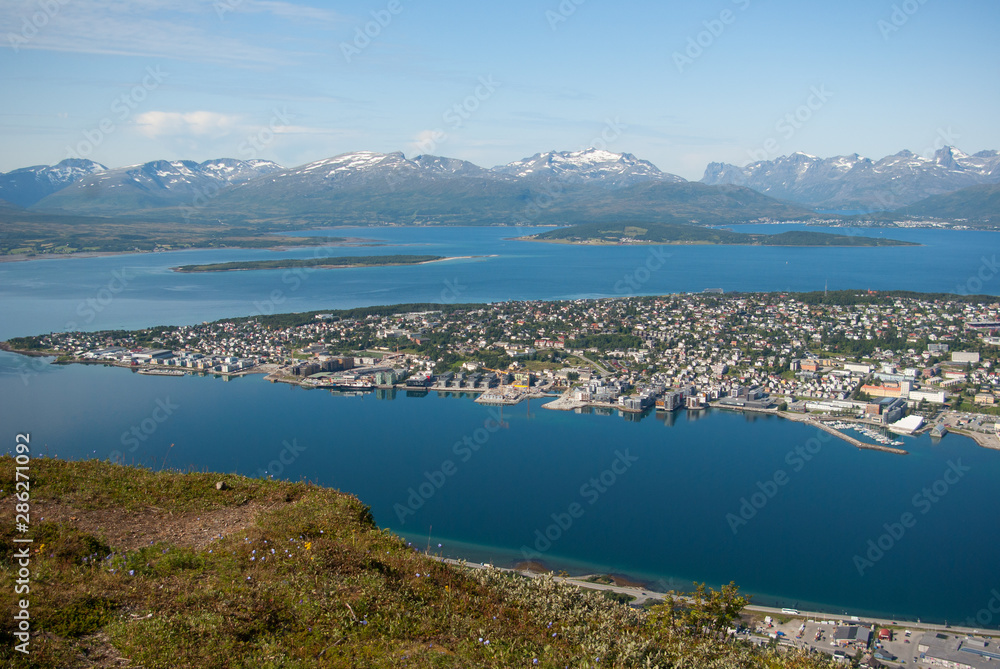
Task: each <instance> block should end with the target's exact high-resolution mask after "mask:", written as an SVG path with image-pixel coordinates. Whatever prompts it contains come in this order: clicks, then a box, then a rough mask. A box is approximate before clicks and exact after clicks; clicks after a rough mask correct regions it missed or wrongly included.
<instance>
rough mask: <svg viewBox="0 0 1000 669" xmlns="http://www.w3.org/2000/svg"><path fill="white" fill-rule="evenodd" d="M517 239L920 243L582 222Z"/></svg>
mask: <svg viewBox="0 0 1000 669" xmlns="http://www.w3.org/2000/svg"><path fill="white" fill-rule="evenodd" d="M518 239H519V240H521V241H534V242H550V243H555V244H730V245H740V246H847V247H858V246H920V245H919V244H916V243H914V242H906V241H902V240H899V239H885V238H881V237H866V236H861V235H834V234H830V233H826V232H813V231H811V230H790V231H788V232H781V233H778V234H760V233H746V232H733V231H732V230H725V229H719V228H707V227H703V226H698V225H682V224H674V223H631V222H625V223H582V224H579V225H571V226H569V227H565V228H557V229H555V230H548V231H546V232H540V233H538V234H535V235H530V236H527V237H519V238H518Z"/></svg>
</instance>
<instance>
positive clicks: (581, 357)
mask: <svg viewBox="0 0 1000 669" xmlns="http://www.w3.org/2000/svg"><path fill="white" fill-rule="evenodd" d="M570 355H572V356H574V357H576V358H580V360H583V361H584V362H588V363H590V364H591V365H593V366H594V368H595V369H596V370H597V371H599V372H600V373H601V374H603V375H604V376H610V375H611V372H609V371H608V370H606V369H604V367H602V366H601V365H598V364H597V363H596V362H594V361H593V360H591V359H590V358H588V357H586V356H584V355H581V354H579V353H572V354H570Z"/></svg>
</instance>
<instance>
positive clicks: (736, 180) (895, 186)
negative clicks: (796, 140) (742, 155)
mask: <svg viewBox="0 0 1000 669" xmlns="http://www.w3.org/2000/svg"><path fill="white" fill-rule="evenodd" d="M701 181H702V183H706V184H710V185H718V184H733V185H739V186H747V187H749V188H752V189H754V190H756V191H758V192H761V193H764V194H766V195H770V196H772V197H776V198H779V199H783V200H790V201H792V202H799V203H802V204H807V205H810V206H813V207H820V208H824V209H871V210H881V209H896V208H898V207H902V206H905V205H908V204H911V203H913V202H916V201H918V200H921V199H923V198H926V197H928V196H931V195H937V194H941V193H950V192H952V191H956V190H959V189H961V188H967V187H969V186H975V185H979V184H985V183H998V182H1000V152H997V151H981V152H979V153H976V154H974V155H971V156H970V155H968V154H965V153H962V152H961V151H959V150H958V149H956V148H954V147H950V146H946V147H943V148H941V149H939V150H938V151H936V152H935V153H934V155H933V156H932V157H925V156H920V155H917V154H915V153H913V152H911V151H900V152H899V153H897V154H895V155H892V156H886V157H885V158H882V159H881V160H878V161H872V160H871V159H870V158H864V157H862V156H859V155H858V154H856V153H855V154H852V155H850V156H836V157H833V158H817V157H816V156H810V155H807V154H804V153H793V154H792V155H790V156H782V157H780V158H776V159H774V160H765V161H758V162H755V163H751V164H749V165H746V166H745V167H737V166H735V165H730V164H726V163H711V164H709V165H708V167H707V168H706V169H705V175H704V177H702V179H701Z"/></svg>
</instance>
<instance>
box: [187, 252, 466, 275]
mask: <svg viewBox="0 0 1000 669" xmlns="http://www.w3.org/2000/svg"><path fill="white" fill-rule="evenodd" d="M454 259H455V258H446V257H444V256H421V255H393V256H339V257H323V258H280V259H277V260H246V261H243V262H220V263H212V264H209V265H181V266H180V267H173V268H171V269H173V270H174V271H175V272H186V273H189V272H237V271H240V270H252V269H294V268H300V267H309V268H313V269H342V268H346V267H388V266H390V265H422V264H424V263H429V262H437V261H439V260H454Z"/></svg>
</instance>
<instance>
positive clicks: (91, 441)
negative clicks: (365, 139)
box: [0, 226, 1000, 627]
mask: <svg viewBox="0 0 1000 669" xmlns="http://www.w3.org/2000/svg"><path fill="white" fill-rule="evenodd" d="M801 227H802V226H754V227H753V228H747V227H746V226H744V227H742V228H740V229H742V230H748V231H754V232H780V231H782V230H787V229H801ZM808 229H816V228H808ZM828 231H829V232H837V233H844V232H845V230H844V229H839V228H838V229H832V230H828ZM529 232H531V230H526V229H523V228H522V229H511V228H507V229H497V228H466V229H454V228H447V229H427V228H422V229H413V228H377V229H351V230H343V229H340V230H331V231H329V232H327V233H315V234H330V235H337V236H355V237H366V238H369V239H378V240H382V241H384V242H385V243H386V245H385V246H380V247H347V248H334V249H330V250H329V253H331V254H333V255H372V254H390V253H421V254H436V255H442V256H465V255H477V256H495V257H487V258H477V259H461V260H454V261H450V262H443V263H435V264H430V265H423V266H418V267H383V268H358V269H344V270H329V271H315V272H308V273H305V274H296V273H293V272H289V271H282V270H272V271H251V272H232V273H217V274H177V273H174V272H171V271H170V269H169V268H170V267H172V266H175V265H180V264H188V263H207V262H223V261H234V260H249V259H264V258H274V257H311V256H312V255H313V254H314V251H313V250H311V249H299V250H294V251H289V252H283V253H280V254H279V253H275V252H269V251H247V250H216V251H187V252H174V253H161V254H143V255H134V256H112V257H101V258H89V259H80V258H74V259H65V260H43V261H30V262H17V263H2V264H0V314H2V315H3V317H2V319H0V338H4V339H5V338H8V337H11V336H18V335H26V334H38V333H42V332H48V331H61V330H65V329H84V330H97V329H104V328H134V327H142V326H148V325H154V324H184V323H195V322H199V321H202V320H214V319H218V318H222V317H227V316H241V315H252V314H254V313H258V314H260V313H278V312H286V311H304V310H311V309H334V308H342V307H352V306H363V305H372V304H389V303H399V302H423V301H428V302H445V303H458V302H481V301H496V300H509V299H565V298H582V297H611V296H624V295H631V294H661V293H670V292H681V291H700V290H703V289H705V288H711V287H718V288H724V289H726V290H727V291H734V290H741V291H749V290H795V291H797V290H821V289H823V287H824V285H827V284H828V285H829V288H830V289H837V288H848V287H851V288H872V289H907V290H919V291H928V292H937V291H941V292H956V291H959V292H978V293H986V294H993V295H996V294H998V293H1000V277H993V278H992V279H987V280H985V281H982V282H981V283H980V284H977V283H976V282H975V281H973V279H974V278H976V277H977V274H978V275H979V276H992V275H991V274H990V272H991V271H992V270H991V267H990V263H993V262H994V255H993V254H994V253H995V252H994V249H996V248H997V241H1000V236H998V234H997V233H988V232H955V231H942V230H891V231H885V232H880V231H877V230H857V231H846V232H854V233H855V234H868V235H878V234H883V235H884V236H891V237H894V238H897V239H906V240H910V241H916V242H920V243H921V244H923V246H919V247H898V248H860V249H850V248H843V249H802V248H767V247H738V246H732V247H727V246H667V247H662V248H653V247H646V246H637V247H579V246H562V245H550V244H538V243H527V242H517V241H512V240H509V239H507V238H508V237H511V236H515V235H521V234H527V233H529ZM980 268H985V271H984V272H983V273H982V274H979V270H980ZM0 399H2V402H0V424H2V425H3V426H4V427H5V428H6V429H7V430H8V432H9V436H11V437H12V436H13V434H15V433H16V432H19V431H30V432H31V433H32V443H33V444H35V445H36V446H37V448H38V449H40V450H41V451H42V452H43V453H45V452H47V453H48V454H49V455H58V456H59V457H61V458H85V457H97V458H102V459H104V458H109V457H112V456H113V455H115V454H116V452H122V454H123V457H124V460H125V461H126V462H135V463H137V464H138V463H141V464H146V465H149V466H153V467H156V468H160V467H163V466H166V467H178V468H187V467H193V468H196V469H201V470H205V469H207V470H216V471H224V472H225V471H237V472H240V473H243V474H248V475H258V474H259V473H260V472H262V471H263V470H269V473H270V474H275V475H276V476H279V477H281V478H290V479H297V478H300V477H303V476H307V477H309V478H311V479H312V480H316V481H318V482H320V483H323V484H326V485H331V486H334V487H338V488H340V489H342V490H345V491H348V492H351V493H354V494H356V495H358V496H359V497H360V498H361V499H362V500H364V501H365V502H366V503H368V504H370V505H372V509H373V512H374V514H375V518H376V520H377V522H379V523H380V524H382V525H384V526H388V527H390V528H392V529H393V530H396V531H398V532H400V533H403V534H404V535H405V536H407V537H408V538H411V539H412V540H413V541H414V543H415V544H419V545H421V547H423V546H424V545H425V544H426V543H427V542H428V537H427V535H428V532H430V543H431V544H432V548H434V549H437V544H438V543H441V544H442V547H441V549H440V550H441V552H443V553H445V554H449V555H455V556H466V557H470V558H479V559H493V560H496V561H497V563H503V562H514V561H516V560H520V559H523V555H522V553H521V547H522V546H527V547H528V548H529V549H530V550H531V551H534V552H539V553H541V557H540V558H539V559H541V560H543V561H545V562H546V563H547V564H550V565H552V566H555V567H559V566H567V567H575V568H577V569H580V570H592V571H616V572H625V573H627V574H631V575H634V576H637V577H644V578H648V579H650V580H652V581H655V582H657V583H658V585H659V587H686V586H688V585H690V582H691V581H693V580H698V581H708V582H709V583H710V584H715V585H718V584H720V583H723V582H728V581H730V580H735V581H736V582H737V583H739V584H740V585H741V586H743V588H744V589H745V590H746V591H749V592H753V593H757V594H758V595H759V599H760V600H761V601H765V600H766V601H768V602H773V603H779V604H784V605H790V606H795V607H796V608H802V609H806V608H812V607H822V608H824V609H828V610H832V611H835V612H838V613H839V612H842V611H850V612H851V613H858V614H860V613H865V612H870V613H881V614H883V615H886V616H890V617H897V616H898V617H903V616H907V617H921V618H923V619H924V620H931V619H934V620H948V621H949V622H962V623H964V622H967V621H970V619H974V618H975V616H976V615H977V613H982V612H983V611H984V610H985V607H986V606H987V605H988V603H989V601H990V599H991V597H992V595H991V592H992V591H993V589H997V588H1000V542H996V541H995V537H996V536H997V531H998V529H1000V527H998V525H1000V520H998V516H997V514H996V512H995V509H996V508H997V504H998V501H1000V500H998V495H1000V493H998V492H997V489H996V485H995V482H996V481H997V480H1000V453H997V452H993V451H986V450H983V449H980V448H978V447H976V446H975V445H974V444H973V443H972V442H971V441H969V440H967V439H964V438H962V437H958V436H955V435H949V436H948V437H946V438H945V439H944V440H942V441H941V442H940V444H938V445H932V444H931V442H930V440H929V438H926V437H925V438H921V439H906V440H905V441H906V448H907V449H908V450H910V451H911V454H910V455H907V456H894V455H891V454H885V453H879V452H875V451H857V450H855V449H854V448H852V447H850V446H848V445H847V444H845V443H842V442H840V441H829V442H825V443H823V445H822V448H821V449H820V452H819V453H818V454H817V455H816V456H815V457H814V459H813V460H811V461H809V462H802V463H801V467H800V469H796V466H797V465H799V464H800V462H799V461H798V460H795V458H794V455H793V457H791V459H790V460H789V459H788V458H789V456H788V454H789V452H792V451H793V449H795V448H796V447H799V446H803V445H805V444H807V443H809V439H810V438H813V437H815V436H816V435H815V434H814V433H813V432H812V431H811V430H809V429H808V428H806V427H804V426H801V425H798V424H794V423H790V422H787V421H783V420H779V419H774V418H752V417H750V418H747V417H744V416H742V415H740V414H731V413H723V412H711V413H709V414H703V415H701V416H700V417H697V418H695V417H694V416H692V417H689V416H688V415H687V414H684V413H681V414H678V415H676V416H675V418H674V420H673V421H672V424H671V425H667V424H666V422H665V421H663V420H660V419H659V418H657V417H653V416H650V417H646V418H644V419H642V420H639V421H635V420H625V419H623V418H621V417H619V416H599V415H576V414H565V413H558V412H551V411H548V410H544V409H540V408H539V407H538V404H537V403H532V405H531V408H530V414H529V412H528V407H526V406H523V405H522V406H519V407H516V408H514V409H509V410H507V411H505V413H504V421H505V422H506V423H507V424H508V426H507V427H505V428H504V429H501V430H498V431H496V433H495V434H491V435H489V437H488V439H487V440H486V441H485V443H484V444H483V445H482V447H481V448H480V449H479V450H478V451H477V452H475V453H474V454H472V455H471V457H469V458H468V460H463V459H462V457H463V456H464V455H465V454H466V451H464V450H461V447H460V449H459V451H458V452H456V450H455V448H456V447H455V445H456V443H461V442H462V441H463V439H465V438H466V437H469V438H475V436H476V435H477V434H479V435H480V436H482V434H483V433H482V432H479V433H477V430H484V429H485V421H486V420H487V419H488V418H489V417H490V414H489V411H488V410H487V409H484V408H482V407H480V406H478V405H475V404H474V403H472V402H471V400H470V399H469V398H449V399H439V398H437V397H435V396H433V395H432V396H429V397H423V398H415V397H407V396H406V394H405V393H400V394H397V395H396V398H395V399H394V400H391V401H390V400H379V399H376V397H375V396H374V395H368V396H366V397H363V398H356V397H333V396H331V395H330V394H329V393H325V392H320V391H311V392H310V391H304V390H301V389H296V388H291V387H288V386H284V385H272V384H268V383H266V382H263V381H262V380H261V379H260V377H250V378H246V379H241V380H235V381H231V382H228V383H227V382H223V381H222V380H218V379H213V378H195V377H184V378H150V377H140V376H137V375H135V374H132V373H130V372H128V371H125V370H120V369H111V368H103V367H82V366H69V367H61V366H53V365H48V364H46V362H45V361H42V360H37V359H28V358H24V357H21V356H14V355H10V354H0ZM158 401H159V402H160V403H161V405H160V406H161V409H160V411H159V412H156V413H155V415H156V416H160V417H163V416H164V415H165V410H164V409H163V406H166V407H168V408H169V409H170V410H169V414H168V415H166V419H165V420H163V421H162V422H157V421H156V420H155V419H154V418H153V417H154V410H155V409H156V408H157V406H158V404H157V402H158ZM133 427H136V428H137V429H140V428H141V429H140V432H141V434H142V436H143V437H145V439H142V440H140V439H138V438H129V437H128V435H127V434H126V433H128V432H129V431H130V430H131V429H132V428H133ZM145 428H151V430H152V431H151V432H149V433H148V436H147V432H146V431H143V430H145ZM123 436H124V438H123ZM12 443H13V442H12V441H11V444H12ZM171 444H173V447H172V448H171ZM2 450H8V449H6V448H5V449H2ZM626 450H627V451H628V453H627V454H626V453H625V451H626ZM619 452H620V453H619ZM622 455H625V456H627V457H626V459H625V460H624V461H627V462H628V463H629V465H630V466H628V467H627V468H626V469H625V470H624V471H623V472H622V473H621V474H620V475H616V480H615V482H614V484H613V485H611V486H608V487H607V488H606V489H605V491H604V492H600V491H598V490H597V488H595V487H593V486H591V485H590V480H591V478H597V479H598V481H599V482H600V477H601V475H602V473H604V472H605V471H607V470H609V468H611V467H612V466H616V467H617V469H619V471H621V469H622V467H623V466H624V465H622V464H621V463H622V462H623V460H622V459H621V456H622ZM632 458H637V459H636V460H635V461H634V462H632V461H631V459H632ZM446 460H452V461H453V463H454V466H455V468H456V470H457V471H455V473H454V474H453V475H450V476H446V477H445V482H444V484H443V485H441V486H440V488H437V487H435V488H434V490H433V494H431V495H430V496H429V499H427V500H425V501H424V502H423V504H422V505H421V504H419V499H415V500H414V501H413V502H412V503H411V501H410V497H411V493H410V489H411V488H413V489H414V490H419V489H420V486H421V485H422V484H424V483H425V482H427V481H428V477H427V474H430V478H431V479H432V480H435V481H440V480H441V479H440V477H438V476H436V475H435V472H437V471H439V470H441V469H442V467H443V464H444V462H445V461H446ZM616 460H617V461H618V464H617V465H616ZM273 463H277V465H278V466H277V467H275V466H274V464H273ZM949 463H952V464H949ZM952 465H956V466H957V467H958V470H959V471H961V472H962V476H961V477H960V478H958V479H957V480H956V481H955V483H954V484H948V488H947V491H946V494H944V495H941V496H940V497H935V499H936V500H937V501H935V502H933V503H930V506H929V508H928V506H927V502H924V501H922V500H923V499H926V498H924V497H918V498H917V499H916V503H915V496H918V495H922V494H923V493H922V491H923V489H924V488H929V489H931V490H932V493H933V486H934V484H935V483H936V482H938V481H941V480H944V477H945V475H946V472H947V471H948V470H949V468H952V469H951V471H952V472H954V471H955V468H954V467H952ZM966 467H968V468H969V469H968V470H967V471H966V470H965V469H964V468H966ZM779 470H783V471H784V472H785V473H786V474H787V476H788V481H787V483H786V484H785V485H782V486H780V488H778V490H777V492H776V493H775V494H774V495H773V497H768V498H767V500H766V503H765V504H764V505H763V508H761V509H760V510H758V511H757V512H756V514H755V515H753V517H752V518H750V519H749V520H748V521H747V524H746V525H742V524H738V525H736V531H735V532H734V531H733V525H732V524H731V522H730V520H727V514H734V515H736V516H738V515H739V514H740V507H741V500H742V499H743V498H747V499H748V500H749V499H751V498H752V496H753V495H754V494H755V493H758V492H760V491H761V486H763V487H764V488H765V489H766V490H771V489H772V488H771V487H770V486H769V485H768V481H773V480H774V476H775V474H776V473H777V472H778V471H779ZM950 476H951V478H952V479H954V477H955V476H957V475H956V474H954V473H952V474H951V475H950ZM607 478H608V477H605V480H607ZM758 484H760V485H758ZM432 485H433V484H432ZM584 486H590V487H587V488H583V487H584ZM602 486H603V484H602ZM424 490H425V491H426V490H427V488H426V487H425V488H424ZM938 490H940V485H939V486H938ZM595 491H596V493H595ZM595 494H597V498H596V499H594V495H595ZM591 499H594V503H593V504H591V503H590V500H591ZM757 499H758V501H759V500H760V498H759V497H758V498H757ZM573 503H579V504H580V505H581V508H582V509H583V510H584V513H583V514H582V515H580V516H579V517H577V518H572V524H571V525H569V526H568V527H567V528H566V529H564V530H563V529H562V528H559V531H558V532H556V531H554V530H551V529H550V526H552V525H553V523H556V522H560V521H561V522H562V523H563V524H565V523H566V522H567V520H566V514H567V513H568V511H569V508H570V505H571V504H573ZM397 504H398V505H401V506H399V507H397V506H396V505H397ZM400 509H410V510H412V511H413V514H412V515H410V514H409V513H405V512H400ZM924 509H926V513H924V512H923V511H924ZM906 512H910V513H913V514H914V516H915V518H916V524H915V525H914V526H913V527H910V528H906V530H905V533H903V535H902V536H901V537H899V538H898V539H896V538H894V537H892V536H889V537H888V538H884V536H883V535H886V534H887V532H889V531H890V530H893V529H894V528H895V526H896V525H895V524H897V523H898V522H899V520H900V517H901V516H902V514H903V513H906ZM553 514H555V518H553ZM746 515H750V514H749V513H747V514H746ZM404 521H405V522H404ZM887 525H888V526H889V529H886V526H887ZM536 531H538V532H540V533H542V534H545V533H546V532H548V533H549V534H550V536H555V535H556V534H558V535H559V536H558V539H556V540H555V541H553V542H552V545H551V546H548V547H545V545H544V543H542V544H537V545H536V542H537V541H538V536H537V535H536ZM869 540H871V541H873V542H875V543H876V544H877V543H878V542H879V541H880V540H881V542H882V545H883V546H888V549H887V550H884V551H883V553H884V555H882V556H881V557H879V558H878V559H876V560H874V563H873V564H872V565H871V566H864V568H863V572H864V573H863V574H862V573H859V568H858V566H857V564H856V562H855V559H854V556H855V555H860V556H862V557H864V556H865V555H866V553H867V552H868V550H869V546H868V542H869ZM890 544H891V545H890ZM540 548H544V550H540ZM879 550H881V549H879ZM872 555H873V556H877V555H878V553H872ZM985 615H986V616H989V620H986V619H985V618H984V617H981V618H980V620H979V621H978V622H974V623H973V626H983V627H985V626H991V627H997V626H998V625H1000V615H997V614H990V613H989V612H988V611H986V614H985Z"/></svg>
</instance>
